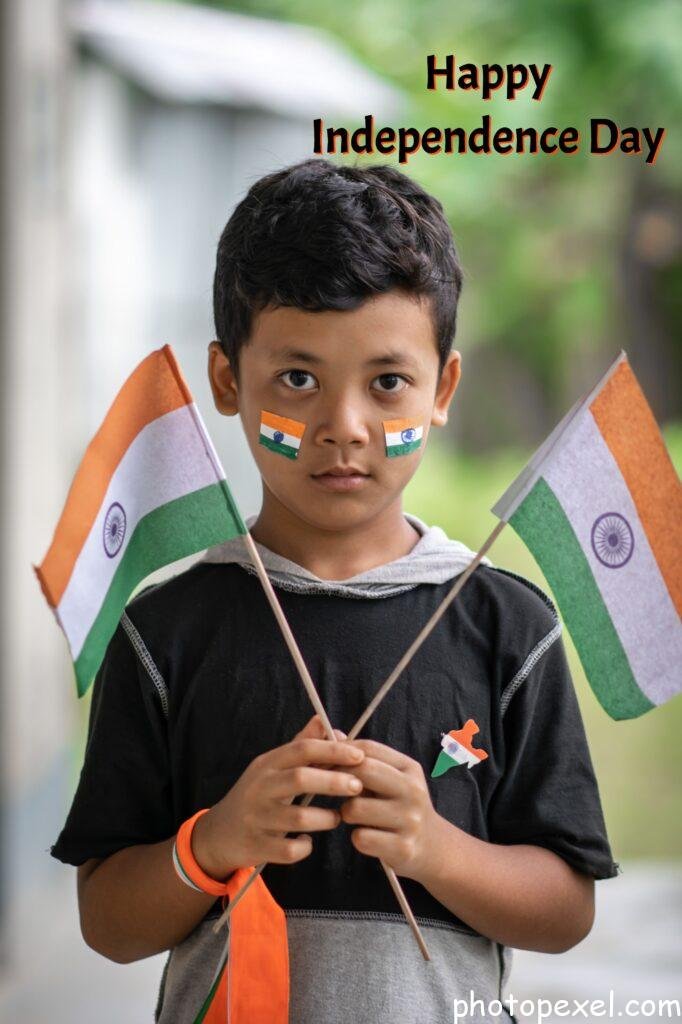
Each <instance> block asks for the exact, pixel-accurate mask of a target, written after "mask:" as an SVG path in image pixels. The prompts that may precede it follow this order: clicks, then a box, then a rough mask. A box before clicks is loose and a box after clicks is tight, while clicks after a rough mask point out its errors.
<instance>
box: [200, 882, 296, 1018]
mask: <svg viewBox="0 0 682 1024" xmlns="http://www.w3.org/2000/svg"><path fill="white" fill-rule="evenodd" d="M253 870H254V868H253V867H243V868H237V870H236V871H235V872H234V873H233V874H232V875H231V876H230V877H229V879H228V880H227V895H226V896H223V899H222V906H223V910H225V908H226V906H227V904H228V902H229V901H230V900H233V899H234V897H235V896H236V895H237V893H238V892H239V890H240V889H241V887H242V885H243V884H244V883H245V882H246V881H247V880H248V879H249V877H250V876H251V873H252V872H253ZM227 929H228V936H227V942H226V945H225V949H224V951H223V954H222V956H221V958H220V962H219V963H218V967H217V969H216V972H215V974H214V975H213V981H212V982H211V987H210V990H209V993H208V995H207V996H206V999H205V1000H204V1003H203V1005H202V1007H201V1009H200V1010H199V1013H198V1014H197V1016H196V1017H195V1018H194V1021H193V1024H288V1020H289V939H288V935H287V922H286V916H285V913H284V911H283V909H282V907H281V906H280V905H279V903H277V902H276V900H275V899H274V897H273V896H272V894H271V892H270V890H269V889H268V887H267V886H266V884H265V882H264V881H263V879H262V877H261V875H258V877H257V878H256V880H255V881H254V882H253V883H252V885H251V886H250V888H249V890H248V892H246V893H244V896H243V897H242V898H241V900H240V901H239V903H238V904H237V906H236V907H235V908H234V910H233V911H232V913H231V914H230V918H229V921H228V923H227Z"/></svg>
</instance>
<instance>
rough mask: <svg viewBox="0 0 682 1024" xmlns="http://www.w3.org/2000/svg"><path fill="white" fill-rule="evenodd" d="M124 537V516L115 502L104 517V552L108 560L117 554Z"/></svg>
mask: <svg viewBox="0 0 682 1024" xmlns="http://www.w3.org/2000/svg"><path fill="white" fill-rule="evenodd" d="M125 535H126V514H125V512H124V511H123V506H122V505H119V503H118V502H117V501H115V502H113V504H111V505H110V506H109V509H108V511H107V514H106V516H105V517H104V538H103V539H104V550H105V551H106V553H107V555H108V556H109V558H113V557H114V556H115V555H117V554H118V552H119V550H120V548H121V544H122V543H123V538H124V537H125Z"/></svg>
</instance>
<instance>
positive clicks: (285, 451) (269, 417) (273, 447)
mask: <svg viewBox="0 0 682 1024" xmlns="http://www.w3.org/2000/svg"><path fill="white" fill-rule="evenodd" d="M304 431H305V423H299V422H298V420H290V419H288V418H287V417H286V416H278V415H277V414H276V413H274V412H266V411H265V409H261V412H260V434H259V437H258V441H259V443H260V444H262V445H264V446H265V447H266V448H269V449H270V451H271V452H277V454H278V455H286V457H287V458H288V459H295V458H296V456H297V455H298V449H299V448H300V446H301V438H302V437H303V432H304Z"/></svg>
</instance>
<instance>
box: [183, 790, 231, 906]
mask: <svg viewBox="0 0 682 1024" xmlns="http://www.w3.org/2000/svg"><path fill="white" fill-rule="evenodd" d="M209 810H210V807H204V808H202V810H200V811H197V812H196V814H193V815H192V817H191V818H188V819H187V821H185V822H183V823H182V825H181V826H180V828H179V829H178V834H177V836H176V837H175V843H174V844H173V864H174V866H175V870H176V871H177V873H178V875H179V876H180V878H181V879H182V881H183V882H186V883H187V885H189V886H191V888H192V889H196V890H197V891H198V892H205V893H207V894H208V895H209V896H226V895H227V886H228V883H227V882H218V881H217V880H216V879H215V878H211V877H210V876H209V875H207V874H206V872H205V871H202V869H201V868H200V867H199V865H198V864H197V862H196V860H195V858H194V854H193V853H192V830H193V829H194V825H195V823H196V821H197V819H198V818H200V817H201V815H202V814H206V813H207V812H208V811H209Z"/></svg>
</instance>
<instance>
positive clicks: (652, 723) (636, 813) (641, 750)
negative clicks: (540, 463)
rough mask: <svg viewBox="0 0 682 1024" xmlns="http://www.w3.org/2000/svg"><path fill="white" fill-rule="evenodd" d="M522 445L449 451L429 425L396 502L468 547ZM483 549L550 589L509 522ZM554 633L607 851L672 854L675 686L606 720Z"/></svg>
mask: <svg viewBox="0 0 682 1024" xmlns="http://www.w3.org/2000/svg"><path fill="white" fill-rule="evenodd" d="M663 435H664V439H665V443H666V445H667V447H668V451H669V453H670V456H671V458H672V460H673V464H674V465H675V468H676V470H677V472H678V473H679V472H680V469H682V423H679V424H670V425H669V426H668V427H667V428H666V429H665V430H664V431H663ZM531 454H532V452H530V451H525V452H521V451H520V450H516V451H514V450H512V449H507V450H504V451H502V452H500V453H499V454H498V455H496V456H488V457H486V458H480V457H478V456H472V455H466V454H459V453H458V454H453V453H452V452H451V451H450V449H449V447H448V446H447V445H446V444H443V443H442V442H441V443H440V444H439V443H438V437H437V432H435V431H432V433H431V435H430V438H429V445H428V448H427V450H426V452H425V454H424V457H423V459H422V462H421V465H420V469H419V472H418V473H417V474H416V475H415V476H414V477H413V478H412V480H411V481H410V483H409V484H408V486H407V488H406V490H405V498H404V502H403V507H404V508H405V509H406V510H407V511H408V512H412V513H413V514H414V515H417V516H419V517H420V518H421V519H423V520H424V521H425V522H427V523H437V524H438V525H439V526H442V528H443V529H444V530H445V532H446V533H447V534H448V536H450V537H455V538H457V539H458V540H461V541H463V542H464V543H465V544H467V545H468V546H469V547H470V548H471V549H472V550H474V551H477V550H478V549H479V548H480V547H481V545H482V544H483V542H484V541H485V539H486V538H487V537H488V536H489V535H490V533H491V532H492V530H493V529H494V527H495V526H496V524H497V522H498V520H497V517H496V516H494V515H493V514H492V513H491V512H490V508H491V506H492V505H494V504H495V502H496V501H497V499H498V498H499V497H500V495H501V494H502V493H503V492H504V490H505V489H506V488H507V486H508V485H509V483H510V482H511V481H512V480H513V479H514V478H515V477H516V475H517V474H518V473H519V472H520V470H521V469H522V467H523V466H524V465H525V463H526V462H527V460H528V458H529V457H530V455H531ZM436 482H437V486H436ZM488 557H489V558H490V560H491V562H492V563H493V565H499V566H502V567H504V568H505V569H511V570H512V571H513V572H518V573H521V574H522V575H523V576H526V577H527V578H528V579H531V580H533V582H535V583H537V584H538V586H540V587H542V589H543V590H544V591H545V592H546V593H548V594H549V595H550V596H551V595H552V591H551V589H550V587H549V584H548V583H547V580H546V579H545V577H544V576H543V574H542V572H541V571H540V569H539V567H538V565H537V562H536V561H535V559H534V558H533V556H532V555H531V553H530V552H529V550H528V548H527V547H526V546H525V544H524V543H523V542H522V541H521V539H520V538H519V537H518V536H517V534H516V533H515V532H514V531H513V529H512V528H511V527H505V529H503V530H502V532H501V533H500V535H499V537H498V538H497V539H496V541H495V544H494V545H493V547H492V548H491V549H490V551H489V552H488ZM563 639H564V643H565V646H566V652H567V654H568V659H569V663H570V666H571V672H572V675H573V680H574V682H575V688H576V693H577V695H578V700H579V703H580V708H581V711H582V715H583V720H584V722H585V730H586V733H587V738H588V742H589V747H590V752H591V755H592V762H593V765H594V770H595V774H596V776H597V780H598V782H599V789H600V793H601V797H602V805H603V808H604V817H605V819H606V824H607V830H608V834H609V839H610V841H611V847H612V852H613V856H614V859H615V860H616V861H617V860H619V859H620V858H629V857H633V856H660V857H670V856H677V857H682V817H681V816H680V810H679V802H680V778H681V777H682V744H680V741H679V737H680V735H681V734H682V696H679V697H677V698H675V699H674V700H672V701H669V702H668V703H666V704H664V705H662V706H661V707H658V708H653V709H652V710H651V711H647V712H646V714H644V715H641V716H640V717H639V718H635V719H631V720H629V721H622V722H616V721H614V720H613V719H612V718H609V716H608V715H607V714H606V712H605V711H604V709H603V708H602V706H601V705H600V704H599V703H598V701H597V698H596V697H595V696H594V694H593V693H592V690H591V689H590V686H589V683H588V682H587V679H586V677H585V673H584V671H583V668H582V665H581V663H580V660H579V658H578V655H577V653H576V650H575V647H574V646H573V642H572V640H571V637H570V634H569V633H568V630H566V629H565V630H564V633H563ZM652 751H656V752H657V756H652Z"/></svg>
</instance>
